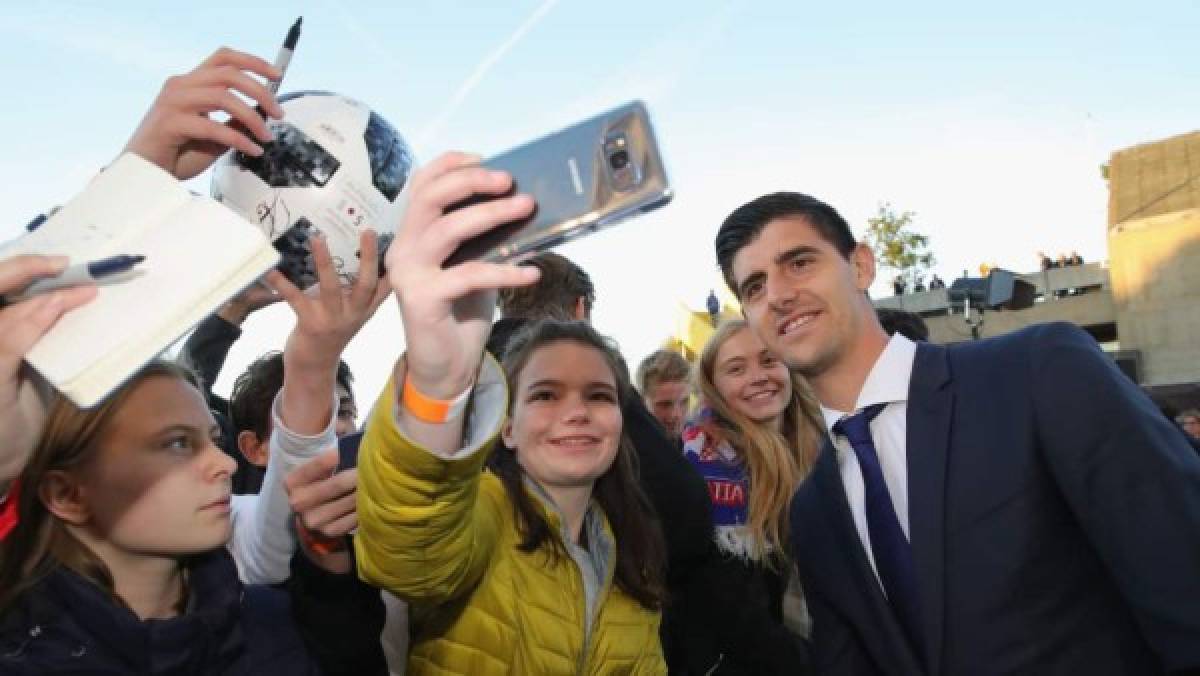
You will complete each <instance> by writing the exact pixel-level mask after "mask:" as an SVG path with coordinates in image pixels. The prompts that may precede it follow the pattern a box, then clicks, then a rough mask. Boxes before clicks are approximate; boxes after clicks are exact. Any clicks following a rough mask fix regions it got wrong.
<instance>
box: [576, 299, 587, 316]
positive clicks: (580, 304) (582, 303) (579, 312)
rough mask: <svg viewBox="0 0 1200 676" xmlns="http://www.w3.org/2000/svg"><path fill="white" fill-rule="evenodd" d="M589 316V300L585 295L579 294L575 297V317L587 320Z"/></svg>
mask: <svg viewBox="0 0 1200 676" xmlns="http://www.w3.org/2000/svg"><path fill="white" fill-rule="evenodd" d="M587 318H588V312H587V301H586V300H585V299H584V297H583V296H579V297H578V298H576V299H575V319H579V320H587Z"/></svg>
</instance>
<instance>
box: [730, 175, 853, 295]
mask: <svg viewBox="0 0 1200 676" xmlns="http://www.w3.org/2000/svg"><path fill="white" fill-rule="evenodd" d="M791 217H803V218H805V219H807V220H808V222H809V223H810V224H812V226H813V228H815V229H816V231H817V232H818V233H820V235H821V237H823V238H824V239H825V241H827V242H829V243H830V244H832V245H833V246H834V248H835V249H837V250H838V251H839V252H840V253H841V254H842V256H844V257H846V258H847V259H849V258H850V254H851V253H853V251H854V247H856V246H857V245H858V243H857V242H856V241H855V240H854V233H852V232H850V225H849V224H848V223H846V219H844V218H842V215H841V214H839V213H838V212H837V210H836V209H834V208H833V207H831V206H829V205H828V204H826V203H824V202H822V201H821V200H819V199H817V198H815V197H810V196H808V195H803V194H801V193H798V192H776V193H771V194H770V195H763V196H762V197H759V198H758V199H755V200H753V201H750V202H747V203H745V204H743V205H742V206H740V207H738V208H737V209H734V211H733V213H731V214H729V217H728V218H726V219H725V222H724V223H722V224H721V228H720V230H718V231H717V241H716V248H717V264H718V265H719V266H721V274H722V275H723V276H724V277H725V283H726V284H727V285H729V290H730V291H733V293H734V295H737V292H738V289H737V283H736V281H735V280H734V278H733V258H734V256H736V255H737V253H738V252H739V251H741V250H742V248H743V247H745V246H746V245H747V244H749V243H750V242H752V241H754V239H755V238H757V237H758V234H759V233H760V232H762V229H763V228H764V227H766V225H767V224H768V223H770V222H771V221H774V220H776V219H778V218H791Z"/></svg>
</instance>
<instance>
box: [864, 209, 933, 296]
mask: <svg viewBox="0 0 1200 676" xmlns="http://www.w3.org/2000/svg"><path fill="white" fill-rule="evenodd" d="M915 215H916V214H914V213H913V212H911V211H905V212H902V213H899V214H897V213H896V211H895V210H894V209H892V205H891V204H888V203H887V202H884V203H882V204H880V205H879V212H878V213H876V214H875V215H874V216H872V217H871V218H868V219H867V236H866V242H867V245H868V246H870V247H871V250H872V251H874V252H875V260H877V261H879V265H880V267H883V268H885V269H888V270H894V271H896V272H897V273H899V275H900V276H902V277H904V279H905V280H906V282H907V286H908V288H910V289H911V288H913V287H914V286H916V282H917V279H918V278H920V277H923V276H924V275H925V273H926V272H927V271H928V270H929V268H931V267H932V266H933V264H934V262H935V259H934V257H933V252H932V251H930V250H929V236H928V235H922V234H921V233H919V232H917V231H915V230H913V229H912V227H911V226H912V221H913V216H915Z"/></svg>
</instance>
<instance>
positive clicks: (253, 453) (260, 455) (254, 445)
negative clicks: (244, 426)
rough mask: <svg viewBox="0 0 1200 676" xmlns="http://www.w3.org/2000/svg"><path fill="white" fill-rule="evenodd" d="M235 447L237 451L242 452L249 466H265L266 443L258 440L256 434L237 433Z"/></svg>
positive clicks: (248, 431) (243, 431)
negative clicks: (236, 446)
mask: <svg viewBox="0 0 1200 676" xmlns="http://www.w3.org/2000/svg"><path fill="white" fill-rule="evenodd" d="M237 445H238V450H239V451H241V452H242V455H244V456H246V459H247V460H249V461H250V464H252V465H257V466H259V467H266V466H267V451H268V444H267V442H266V441H262V440H260V439H259V438H258V435H257V434H255V433H254V432H251V431H250V430H242V431H241V432H238V435H237Z"/></svg>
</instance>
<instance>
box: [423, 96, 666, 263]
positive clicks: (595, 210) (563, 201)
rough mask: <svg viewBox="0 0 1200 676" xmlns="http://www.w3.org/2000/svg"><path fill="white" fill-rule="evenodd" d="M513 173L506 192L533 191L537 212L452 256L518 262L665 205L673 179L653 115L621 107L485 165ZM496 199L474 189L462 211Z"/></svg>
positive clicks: (636, 106) (632, 106) (634, 107)
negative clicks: (663, 154) (667, 172)
mask: <svg viewBox="0 0 1200 676" xmlns="http://www.w3.org/2000/svg"><path fill="white" fill-rule="evenodd" d="M483 166H484V167H487V168H490V169H497V170H502V171H504V172H506V173H507V174H509V175H511V176H512V180H513V185H512V187H511V188H510V190H509V192H508V193H507V194H512V193H513V192H522V193H528V194H529V195H530V196H531V197H532V198H533V200H534V202H535V203H536V205H537V206H536V209H535V211H534V212H533V213H532V214H530V215H529V216H527V217H525V218H522V219H520V220H516V221H512V222H509V223H505V224H503V225H501V226H499V227H497V228H494V229H492V230H490V231H488V232H485V233H483V234H482V235H479V236H477V237H474V238H472V239H470V240H468V241H466V242H464V243H463V244H462V246H460V247H459V248H458V249H457V250H456V251H455V252H454V254H453V255H452V256H451V257H450V258H449V260H447V261H446V265H453V264H455V263H459V262H462V261H466V260H483V261H489V262H501V261H519V260H521V259H523V258H527V257H529V256H531V255H533V254H535V253H537V252H539V251H544V250H546V249H550V248H553V247H555V246H558V245H559V244H562V243H564V242H567V241H570V240H572V239H575V238H577V237H582V236H584V235H586V234H589V233H592V232H596V231H598V230H601V229H603V228H607V227H609V226H612V225H615V224H617V223H619V222H621V221H623V220H625V219H627V218H630V217H632V216H635V215H637V214H640V213H644V212H647V211H651V210H653V209H657V208H659V207H661V206H664V205H665V204H667V203H668V202H670V201H671V198H672V196H673V194H674V193H673V191H672V189H671V187H670V184H669V182H668V180H667V174H666V169H665V168H664V166H663V160H662V156H661V154H660V152H659V146H658V141H657V139H656V138H655V135H654V129H653V127H652V126H651V124H650V117H649V113H648V112H647V110H646V107H645V105H644V104H642V103H641V102H638V101H635V102H632V103H628V104H625V105H623V106H619V107H617V108H614V109H612V110H609V111H607V112H605V113H601V114H600V115H597V116H595V117H592V118H589V119H587V120H584V121H583V122H579V123H578V124H575V125H572V126H570V127H568V128H566V129H563V130H562V131H559V132H556V133H554V134H550V135H549V136H546V137H544V138H541V139H539V140H536V141H533V142H531V143H527V144H525V145H522V146H520V147H518V148H515V149H513V150H511V151H508V152H506V153H503V154H501V155H497V156H496V157H493V158H491V159H489V160H487V161H485V162H484V163H483ZM489 199H493V197H492V196H487V195H472V196H471V197H469V198H468V199H466V200H464V201H462V202H459V203H457V204H455V205H453V206H451V207H450V208H449V209H448V210H449V211H453V210H455V209H461V208H463V207H465V206H469V205H473V204H478V203H480V202H484V201H487V200H489Z"/></svg>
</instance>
